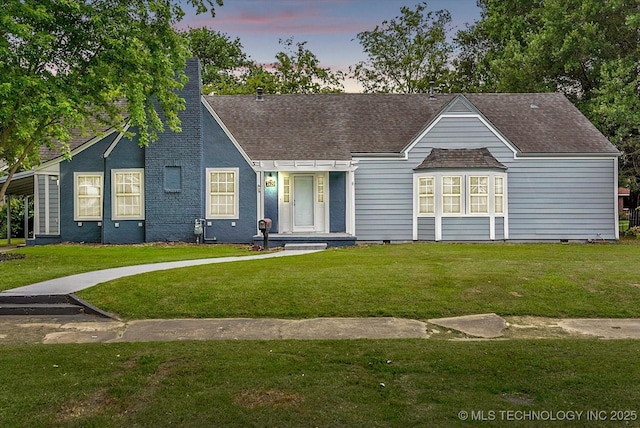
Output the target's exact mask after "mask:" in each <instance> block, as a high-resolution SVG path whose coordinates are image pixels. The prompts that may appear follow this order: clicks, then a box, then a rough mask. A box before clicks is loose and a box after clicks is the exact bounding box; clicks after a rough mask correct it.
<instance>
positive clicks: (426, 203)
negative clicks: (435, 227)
mask: <svg viewBox="0 0 640 428" xmlns="http://www.w3.org/2000/svg"><path fill="white" fill-rule="evenodd" d="M434 212H435V204H434V197H433V196H420V214H433V213H434Z"/></svg>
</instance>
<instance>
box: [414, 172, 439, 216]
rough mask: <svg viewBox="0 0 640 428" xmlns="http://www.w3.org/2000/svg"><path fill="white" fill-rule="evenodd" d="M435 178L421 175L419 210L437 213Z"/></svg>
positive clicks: (423, 212)
mask: <svg viewBox="0 0 640 428" xmlns="http://www.w3.org/2000/svg"><path fill="white" fill-rule="evenodd" d="M435 208H436V207H435V178H434V177H420V178H419V180H418V210H419V211H418V212H419V213H420V214H433V213H435Z"/></svg>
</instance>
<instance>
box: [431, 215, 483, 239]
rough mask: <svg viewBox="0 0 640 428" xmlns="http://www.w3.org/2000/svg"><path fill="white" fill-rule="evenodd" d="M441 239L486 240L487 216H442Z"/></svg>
mask: <svg viewBox="0 0 640 428" xmlns="http://www.w3.org/2000/svg"><path fill="white" fill-rule="evenodd" d="M442 240H443V241H488V240H489V217H443V218H442Z"/></svg>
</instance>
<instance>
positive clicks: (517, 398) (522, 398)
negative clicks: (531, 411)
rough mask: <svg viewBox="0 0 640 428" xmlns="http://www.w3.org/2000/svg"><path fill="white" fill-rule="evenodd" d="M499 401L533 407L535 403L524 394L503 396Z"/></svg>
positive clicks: (517, 393)
mask: <svg viewBox="0 0 640 428" xmlns="http://www.w3.org/2000/svg"><path fill="white" fill-rule="evenodd" d="M500 399H501V400H502V401H506V402H507V403H512V404H519V405H523V406H533V405H534V404H535V401H534V400H533V398H531V396H530V395H529V394H527V393H526V392H516V393H515V394H503V395H502V396H501V397H500Z"/></svg>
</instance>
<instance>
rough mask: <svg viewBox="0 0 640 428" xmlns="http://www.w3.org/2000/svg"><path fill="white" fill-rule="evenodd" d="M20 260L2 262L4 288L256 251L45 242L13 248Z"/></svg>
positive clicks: (182, 245) (175, 246)
mask: <svg viewBox="0 0 640 428" xmlns="http://www.w3.org/2000/svg"><path fill="white" fill-rule="evenodd" d="M11 253H12V254H24V255H25V256H26V257H25V258H24V259H20V260H11V261H6V262H0V272H1V273H2V281H0V291H2V290H8V289H10V288H15V287H20V286H22V285H28V284H33V283H35V282H40V281H46V280H48V279H52V278H58V277H62V276H67V275H73V274H76V273H82V272H89V271H93V270H99V269H107V268H113V267H120V266H130V265H137V264H145V263H160V262H168V261H175V260H190V259H202V258H208V257H226V256H241V255H248V254H252V253H251V252H250V251H249V250H248V246H230V245H220V246H218V245H188V244H146V245H106V246H104V245H76V244H63V245H45V246H37V247H27V248H22V249H19V250H14V251H11Z"/></svg>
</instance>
